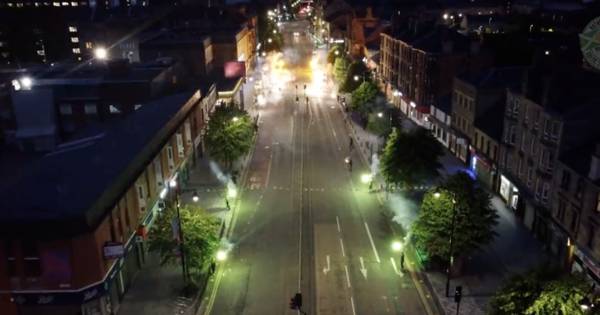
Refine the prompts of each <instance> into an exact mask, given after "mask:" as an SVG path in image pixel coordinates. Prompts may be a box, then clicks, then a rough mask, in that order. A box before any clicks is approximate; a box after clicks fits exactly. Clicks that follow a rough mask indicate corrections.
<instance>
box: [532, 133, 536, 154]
mask: <svg viewBox="0 0 600 315" xmlns="http://www.w3.org/2000/svg"><path fill="white" fill-rule="evenodd" d="M535 151H536V147H535V138H534V137H531V155H533V156H535Z"/></svg>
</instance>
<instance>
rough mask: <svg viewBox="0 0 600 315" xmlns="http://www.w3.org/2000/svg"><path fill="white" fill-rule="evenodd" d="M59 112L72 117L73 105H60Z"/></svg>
mask: <svg viewBox="0 0 600 315" xmlns="http://www.w3.org/2000/svg"><path fill="white" fill-rule="evenodd" d="M59 112H60V114H61V115H72V114H73V109H72V108H71V104H60V106H59Z"/></svg>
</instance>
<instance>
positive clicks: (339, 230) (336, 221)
mask: <svg viewBox="0 0 600 315" xmlns="http://www.w3.org/2000/svg"><path fill="white" fill-rule="evenodd" d="M335 223H337V228H338V232H340V233H342V227H341V226H340V218H339V217H338V216H337V215H336V216H335Z"/></svg>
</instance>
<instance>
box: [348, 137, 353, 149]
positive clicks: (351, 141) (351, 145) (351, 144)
mask: <svg viewBox="0 0 600 315" xmlns="http://www.w3.org/2000/svg"><path fill="white" fill-rule="evenodd" d="M349 139H350V150H352V148H354V139H352V136H350V137H349Z"/></svg>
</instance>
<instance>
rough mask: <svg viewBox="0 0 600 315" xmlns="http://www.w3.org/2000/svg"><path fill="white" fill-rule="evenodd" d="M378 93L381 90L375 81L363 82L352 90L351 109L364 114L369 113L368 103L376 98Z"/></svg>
mask: <svg viewBox="0 0 600 315" xmlns="http://www.w3.org/2000/svg"><path fill="white" fill-rule="evenodd" d="M377 93H379V90H378V89H377V85H375V83H373V82H371V81H365V82H363V83H361V84H360V86H359V87H358V88H357V89H356V90H354V92H352V102H351V104H350V109H351V110H353V111H356V112H360V113H362V114H367V113H368V112H369V107H368V105H369V103H371V102H373V101H374V100H375V97H376V96H377Z"/></svg>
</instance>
